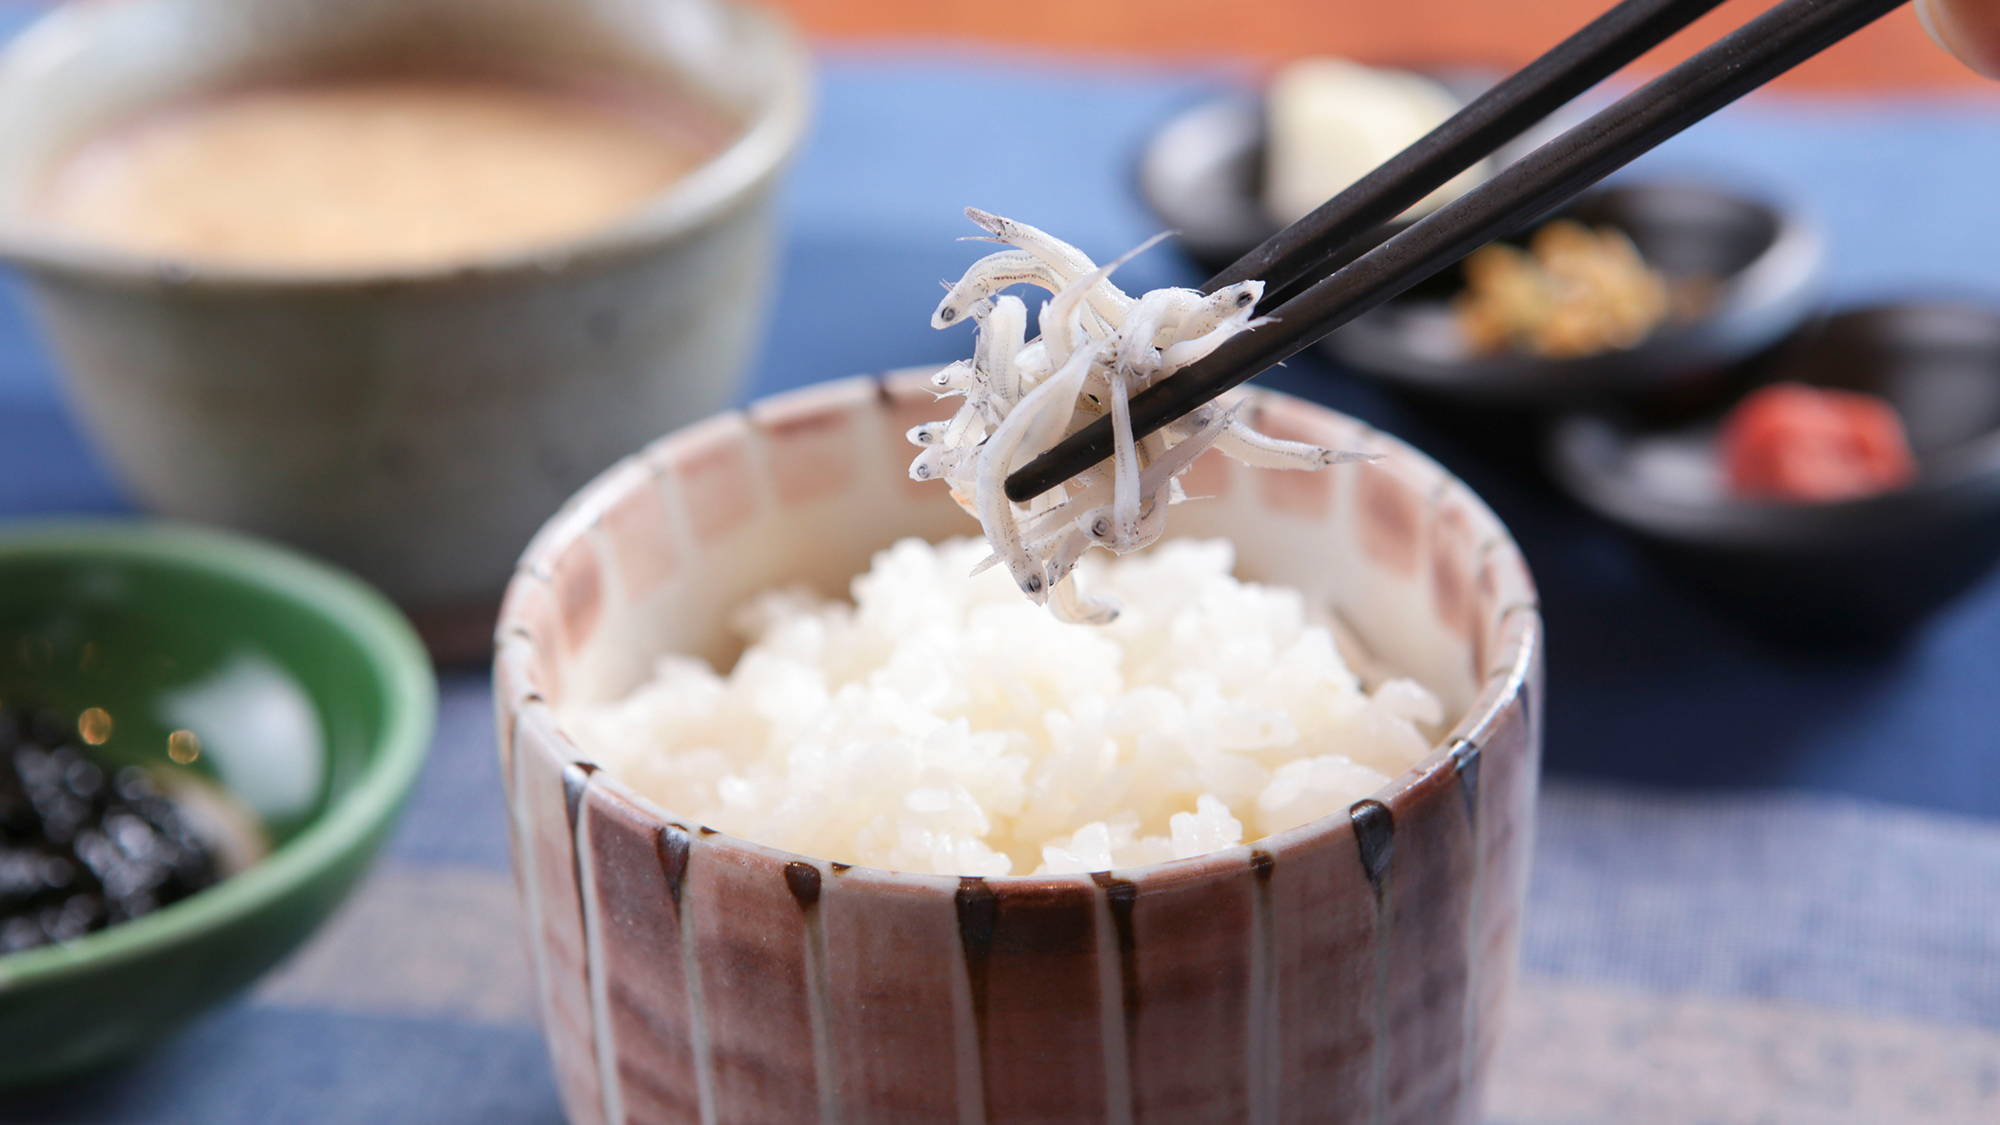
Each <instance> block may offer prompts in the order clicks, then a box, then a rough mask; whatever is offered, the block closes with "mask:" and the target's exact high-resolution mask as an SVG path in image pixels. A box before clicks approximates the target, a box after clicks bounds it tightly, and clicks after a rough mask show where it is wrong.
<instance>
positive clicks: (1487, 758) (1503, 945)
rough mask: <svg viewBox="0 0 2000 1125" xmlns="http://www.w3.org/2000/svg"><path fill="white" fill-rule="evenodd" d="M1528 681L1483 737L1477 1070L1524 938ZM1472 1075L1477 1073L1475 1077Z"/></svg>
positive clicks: (1529, 813)
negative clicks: (1481, 967)
mask: <svg viewBox="0 0 2000 1125" xmlns="http://www.w3.org/2000/svg"><path fill="white" fill-rule="evenodd" d="M1538 683H1539V681H1538V680H1531V681H1530V683H1529V685H1528V686H1527V687H1526V688H1525V689H1524V692H1523V695H1522V696H1520V697H1517V699H1516V700H1515V702H1514V703H1513V704H1512V705H1510V706H1509V707H1508V708H1507V709H1506V710H1505V711H1504V712H1503V713H1502V714H1501V715H1500V716H1499V717H1498V718H1497V719H1496V720H1495V721H1494V722H1493V723H1491V724H1489V725H1488V726H1487V728H1486V731H1485V733H1484V734H1483V736H1482V738H1483V742H1484V745H1483V746H1482V747H1481V748H1480V752H1479V757H1480V765H1479V847H1480V853H1481V863H1482V864H1483V869H1482V871H1481V874H1480V897H1479V912H1478V915H1477V916H1476V917H1475V918H1474V934H1475V937H1474V942H1475V944H1474V947H1473V948H1474V953H1475V956H1477V957H1478V958H1479V959H1480V961H1481V963H1482V964H1483V965H1485V966H1488V967H1487V968H1486V969H1485V970H1484V971H1483V972H1482V974H1481V976H1480V978H1479V981H1478V988H1477V992H1476V994H1475V996H1474V999H1473V1024H1474V1026H1475V1028H1477V1030H1478V1032H1479V1043H1478V1058H1477V1060H1476V1061H1477V1064H1478V1067H1479V1070H1480V1072H1483V1071H1484V1068H1485V1065H1486V1062H1487V1061H1488V1059H1490V1058H1491V1056H1492V1053H1493V1050H1494V1047H1495V1045H1496V1044H1497V1042H1498V1038H1499V1032H1500V1028H1501V1023H1502V1017H1503V1013H1504V1011H1505V1007H1506V1003H1507V996H1508V992H1509V990H1510V988H1511V986H1512V984H1513V979H1514V974H1515V971H1516V965H1517V962H1518V961H1519V951H1520V943H1521V907H1522V902H1523V899H1524V897H1525V894H1526V890H1527V883H1528V859H1529V855H1530V853H1531V850H1532V848H1533V846H1534V834H1535V823H1534V821H1535V789H1536V782H1537V778H1538V776H1539V773H1540V758H1541V756H1540V752H1539V746H1540V741H1541V740H1540V737H1539V735H1538V734H1537V732H1536V731H1535V730H1534V729H1533V726H1532V723H1533V711H1532V707H1531V706H1530V701H1529V699H1528V697H1527V692H1531V691H1533V690H1534V688H1535V687H1536V686H1538ZM1475 1076H1477V1075H1475Z"/></svg>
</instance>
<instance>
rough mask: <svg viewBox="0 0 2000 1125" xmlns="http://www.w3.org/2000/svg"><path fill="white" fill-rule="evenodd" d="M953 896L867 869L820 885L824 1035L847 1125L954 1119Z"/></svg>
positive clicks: (937, 886)
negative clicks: (836, 1067) (831, 1048)
mask: <svg viewBox="0 0 2000 1125" xmlns="http://www.w3.org/2000/svg"><path fill="white" fill-rule="evenodd" d="M954 890H955V888H954V886H953V884H952V882H951V881H948V880H945V879H936V880H919V879H915V878H911V877H908V876H894V875H890V874H889V873H887V872H883V871H875V870H871V869H868V868H856V869H850V870H847V871H844V872H840V873H837V874H835V875H833V876H832V877H831V878H828V879H827V880H826V881H825V884H824V886H823V887H822V888H821V893H820V919H821V924H822V925H824V926H825V927H826V945H827V952H828V966H827V970H828V971H827V977H828V980H829V982H830V984H831V989H830V996H829V1003H828V1013H829V1025H830V1026H829V1028H828V1031H829V1033H830V1034H831V1036H832V1039H833V1043H834V1045H835V1048H836V1051H837V1053H838V1057H839V1064H840V1093H841V1103H842V1107H843V1109H844V1110H845V1112H846V1119H847V1121H849V1122H850V1123H873V1122H885V1123H902V1122H908V1123H910V1125H916V1123H918V1122H946V1121H953V1120H955V1119H956V1118H957V1116H958V1094H959V1092H958V1076H957V1050H956V1044H955V1041H954V1037H955V1031H956V1029H955V1026H954V1022H953V1018H952V1011H953V1009H952V985H953V982H954V981H955V980H956V979H957V974H956V972H955V971H954V968H953V965H952V961H954V960H956V959H957V958H958V957H959V956H960V946H959V940H958V920H957V914H956V910H955V907H954V904H953V892H954Z"/></svg>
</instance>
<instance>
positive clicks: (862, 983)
mask: <svg viewBox="0 0 2000 1125" xmlns="http://www.w3.org/2000/svg"><path fill="white" fill-rule="evenodd" d="M926 373H927V372H901V373H896V374H892V375H888V376H884V377H882V378H879V379H866V378H864V379H851V380H844V381H840V382H836V383H828V384H822V385H819V386H815V387H809V388H806V389H804V390H801V391H797V392H793V393H790V394H786V395H782V396H778V397H776V398H772V399H769V400H766V401H763V402H761V403H758V404H756V405H753V406H752V407H751V408H750V409H749V411H748V412H747V413H731V414H726V415H722V416H719V417H716V418H712V419H709V420H708V421H705V422H703V423H700V424H698V425H695V426H692V427H689V428H687V429H684V430H681V431H679V432H677V433H674V434H672V435H669V436H668V437H666V438H663V439H661V440H660V441H658V442H656V443H655V444H654V445H652V446H651V447H650V448H648V449H647V450H645V451H644V452H643V453H641V454H639V455H637V456H635V457H632V458H630V459H628V460H627V461H625V462H623V463H621V464H619V465H617V466H615V467H614V468H612V469H611V470H609V471H607V472H606V473H605V474H604V475H603V476H602V477H600V478H599V479H598V480H597V481H596V482H595V483H593V484H592V485H590V486H589V487H588V488H586V489H585V490H584V491H583V492H581V493H579V494H578V495H577V496H576V497H575V498H574V499H573V500H572V501H571V502H570V503H569V504H568V505H567V506H566V507H565V508H564V509H563V510H562V511H561V512H560V513H559V514H558V515H556V516H555V517H554V518H553V519H552V520H551V521H550V522H549V524H548V525H547V526H546V527H545V528H544V529H543V530H542V532H541V534H540V535H539V536H537V538H536V539H535V541H534V542H533V543H532V544H531V545H530V546H529V548H528V551H527V553H526V555H525V556H524V557H523V559H522V562H521V566H520V568H519V570H518V571H517V573H516V576H515V578H514V580H513V583H512V585H511V587H510V588H509V592H508V597H507V602H506V605H505V607H504V609H503V611H502V614H501V621H500V628H499V636H498V644H499V652H498V657H497V660H496V663H495V670H494V678H495V687H496V690H495V700H496V707H497V708H498V713H499V714H498V718H499V726H498V729H499V732H500V755H501V761H502V765H503V767H504V774H505V777H506V779H507V784H508V792H509V807H510V812H511V818H512V824H511V828H512V840H513V844H514V857H515V872H516V877H517V879H518V881H519V884H520V891H521V895H522V899H523V902H524V905H525V916H526V918H527V919H528V922H527V926H528V944H529V948H530V950H531V954H532V958H533V962H534V968H535V974H536V979H537V981H538V985H539V989H540V1003H541V1016H542V1024H543V1028H544V1030H545V1032H546V1035H547V1038H548V1042H549V1049H550V1054H551V1056H552V1059H553V1064H554V1067H555V1072H556V1076H557V1080H558V1083H559V1085H560V1087H561V1089H562V1094H563V1099H564V1104H565V1106H566V1108H567V1110H568V1112H569V1115H570V1119H571V1121H572V1122H575V1123H576V1125H599V1123H614V1125H615V1123H624V1122H631V1123H634V1125H637V1123H652V1122H689V1123H696V1122H699V1123H702V1125H711V1123H718V1122H720V1123H731V1122H744V1123H757V1125H780V1123H791V1122H820V1123H824V1125H833V1123H836V1122H845V1123H849V1125H854V1123H876V1122H911V1123H916V1122H955V1123H961V1125H979V1123H984V1125H1013V1123H1017V1122H1018V1123H1027V1122H1041V1123H1068V1122H1075V1123H1079V1125H1080V1123H1084V1122H1093V1123H1095V1122H1117V1123H1123V1122H1133V1123H1152V1122H1232V1123H1233V1122H1248V1123H1252V1125H1264V1123H1278V1122H1307V1121H1311V1122H1381V1123H1398V1125H1441V1123H1453V1122H1456V1123H1469V1122H1472V1121H1473V1120H1474V1119H1475V1117H1476V1113H1477V1104H1478V1090H1479V1088H1480V1085H1481V1082H1482V1078H1483V1075H1484V1072H1485V1069H1486V1066H1487V1063H1488V1061H1489V1060H1490V1059H1491V1057H1492V1054H1493V1048H1494V1043H1495V1036H1496V1034H1497V1032H1498V1028H1499V1019H1498V1013H1499V1009H1500V1007H1501V1005H1502V1004H1503V1003H1504V1002H1505V1000H1506V996H1507V992H1508V989H1509V987H1510V985H1511V983H1512V980H1513V976H1514V969H1515V960H1516V956H1515V950H1516V945H1517V943H1518V935H1519V931H1520V915H1521V907H1522V898H1523V892H1524V889H1525V884H1526V877H1527V859H1528V850H1529V843H1530V836H1531V834H1532V827H1533V809H1534V794H1535V784H1536V769H1537V762H1538V759H1539V755H1540V745H1541V710H1540V691H1541V644H1542V641H1541V623H1540V617H1539V615H1538V613H1537V611H1536V603H1535V593H1534V588H1533V584H1532V582H1531V580H1530V579H1529V577H1528V573H1527V570H1526V568H1525V566H1524V564H1523V563H1522V560H1521V557H1520V554H1519V552H1518V550H1517V549H1516V548H1515V546H1514V544H1513V542H1512V540H1511V539H1510V538H1509V537H1508V535H1507V533H1506V531H1505V529H1504V528H1502V527H1501V526H1500V524H1499V522H1498V521H1497V520H1496V519H1495V518H1494V516H1493V514H1492V513H1491V512H1490V511H1488V510H1487V508H1486V507H1485V505H1484V504H1482V503H1480V501H1479V500H1478V499H1477V498H1476V497H1474V496H1473V495H1472V494H1471V493H1470V492H1469V491H1468V490H1467V489H1466V488H1465V486H1464V485H1462V484H1460V483H1459V482H1458V481H1457V480H1456V479H1454V478H1453V477H1451V476H1450V475H1449V474H1447V473H1446V472H1444V471H1443V470H1442V469H1441V468H1439V467H1438V466H1437V465H1436V464H1435V463H1434V462H1432V461H1430V460H1429V459H1428V458H1426V457H1424V456H1423V455H1422V454H1420V453H1417V452H1416V451H1414V450H1412V449H1410V448H1409V447H1408V446H1405V445H1403V444H1402V443H1401V442H1398V441H1396V440H1395V439H1393V438H1390V437H1388V436H1386V435H1383V434H1379V433H1376V432H1374V431H1371V430H1369V429H1368V428H1367V427H1365V426H1363V425H1361V424H1359V423H1357V422H1355V421H1354V420H1352V419H1349V418H1346V417H1344V416H1342V415H1339V414H1335V413H1333V412H1332V411H1328V410H1325V409H1322V408H1320V407H1317V406H1313V405H1311V404H1308V403H1305V402H1302V401H1299V400H1297V399H1292V398H1288V397H1285V396H1282V395H1276V394H1271V393H1265V392H1252V393H1251V394H1250V395H1249V396H1248V397H1249V399H1250V401H1249V404H1248V405H1247V407H1246V410H1247V411H1248V412H1249V413H1250V415H1251V420H1252V421H1253V423H1254V424H1255V425H1257V426H1258V427H1259V428H1260V429H1263V430H1264V431H1265V432H1268V433H1272V434H1276V435H1279V436H1285V437H1297V438H1303V439H1306V440H1311V441H1316V442H1321V443H1325V444H1329V445H1333V446H1335V447H1338V448H1343V449H1366V450H1370V451H1374V452H1381V453H1385V454H1387V457H1386V458H1385V459H1384V460H1383V461H1381V462H1378V463H1375V464H1372V465H1353V466H1342V467H1336V468H1334V469H1330V470H1327V471H1324V472H1320V473H1312V474H1305V473H1288V472H1272V471H1262V470H1254V469H1248V468H1245V467H1243V466H1241V465H1237V464H1235V463H1233V462H1228V461H1225V460H1223V459H1221V458H1220V457H1218V456H1216V455H1213V454H1210V455H1208V456H1205V457H1203V458H1202V459H1201V461H1199V462H1198V463H1197V465H1196V466H1195V468H1194V469H1193V470H1192V471H1191V472H1190V474H1189V476H1188V478H1187V484H1188V491H1189V493H1190V494H1192V495H1205V496H1209V497H1213V499H1210V500H1206V501H1203V502H1198V503H1191V504H1187V505H1183V506H1181V507H1179V508H1176V509H1175V512H1174V517H1173V520H1172V521H1171V529H1170V533H1171V534H1177V535H1192V536H1217V535H1223V536H1228V537H1229V538H1231V539H1232V540H1234V541H1235V543H1236V545H1237V555H1238V571H1239V574H1240V575H1241V576H1243V577H1246V578H1251V579H1256V580H1260V581H1266V582H1276V583H1283V584H1287V585H1291V586H1295V587H1298V588H1300V589H1302V590H1303V591H1304V592H1305V593H1306V595H1307V596H1308V597H1309V598H1316V599H1321V600H1323V602H1325V603H1326V604H1329V605H1331V606H1332V607H1333V608H1334V609H1336V610H1337V611H1338V612H1339V613H1340V615H1341V616H1342V617H1343V618H1344V619H1345V620H1346V621H1347V622H1348V623H1349V624H1350V625H1351V626H1352V627H1353V628H1354V629H1355V631H1356V632H1357V633H1358V634H1359V635H1360V636H1361V637H1362V638H1363V639H1364V640H1365V641H1366V642H1367V643H1368V644H1369V645H1370V646H1371V647H1372V648H1373V650H1374V652H1375V654H1376V655H1377V656H1378V657H1379V658H1381V659H1382V660H1384V661H1386V662H1387V663H1388V664H1390V665H1392V666H1394V667H1396V668H1398V669H1400V670H1401V671H1403V672H1405V673H1408V674H1412V675H1415V676H1417V677H1418V678H1420V679H1422V680H1423V681H1424V682H1426V683H1427V684H1429V685H1430V686H1431V687H1432V688H1433V690H1435V691H1437V692H1438V693H1439V694H1440V696H1441V697H1442V698H1443V699H1444V701H1445V704H1446V707H1447V709H1448V713H1450V714H1455V715H1460V716H1462V718H1460V719H1459V721H1458V722H1457V724H1456V725H1455V726H1454V727H1453V728H1452V730H1451V732H1450V734H1449V735H1448V736H1447V737H1446V738H1445V739H1444V741H1443V742H1442V744H1441V745H1440V746H1439V747H1438V748H1437V750H1436V751H1435V752H1434V753H1433V754H1431V755H1430V756H1429V757H1428V758H1426V759H1425V760H1424V761H1423V762H1422V763H1420V764H1419V765H1418V766H1417V767H1416V768H1414V769H1412V770H1411V771H1409V772H1408V773H1406V774H1405V775H1403V776H1402V777H1400V778H1397V779H1396V780H1395V781H1394V782H1393V783H1392V785H1391V786H1390V788H1389V790H1387V791H1386V792H1384V793H1382V794H1380V795H1379V799H1377V800H1369V801H1363V802H1361V803H1359V804H1357V805H1355V806H1354V808H1353V810H1352V811H1351V813H1350V814H1349V815H1346V816H1334V817H1328V818H1325V819H1322V820H1319V821H1315V822H1312V823H1310V824H1306V825H1303V826H1301V827H1299V828H1296V829H1293V830H1291V831H1289V832H1285V833H1283V834H1280V835H1278V836H1273V837H1270V838H1268V839H1265V840H1261V841H1256V842H1253V843H1250V844H1246V845H1242V846H1238V847H1234V848H1229V849H1226V850H1224V851H1220V852H1216V853H1213V854H1210V855H1207V856H1201V857H1197V858H1193V859H1186V860H1176V861H1174V862H1171V863H1163V864H1157V865H1154V866H1150V867H1144V868H1137V869H1132V870H1122V871H1116V872H1110V873H1101V874H1097V875H1063V876H1008V877H1001V878H986V879H981V878H953V877H945V876H937V875H913V874H904V873H898V872H890V871H881V870H874V869H869V868H863V867H848V866H846V865H844V864H838V863H829V862H826V861H823V860H819V859H815V858H813V857H809V856H800V855H792V854H789V853H785V852H781V851H778V850H775V849H771V848H766V847H762V846H760V845H758V844H755V843H751V842H748V841H744V840H740V839H736V838H734V837H731V836H728V835H726V834H722V833H719V832H716V831H714V830H712V829H709V828H707V827H704V826H702V825H700V824H697V823H694V822H692V821H690V820H688V819H686V818H684V817H681V816H677V815H675V814H674V813H672V812H671V811H668V810H664V809H660V808H658V807H656V806H654V805H653V804H651V803H650V802H648V801H647V800H645V799H643V798H640V797H637V796H636V795H634V794H633V793H631V792H630V791H629V790H628V789H626V788H625V787H624V786H622V785H621V784H619V782H618V781H617V779H616V778H613V777H610V776H609V775H607V774H605V773H602V772H600V771H598V770H597V768H596V767H595V766H594V765H592V764H591V763H590V762H588V761H587V760H584V759H583V757H582V755H581V754H580V753H579V751H578V750H577V748H576V747H575V746H574V745H573V744H572V742H571V741H570V739H569V738H568V737H567V736H566V735H565V734H564V732H563V730H562V728H561V725H560V723H559V721H558V718H557V711H558V709H559V708H560V707H561V706H562V705H563V704H564V703H566V702H578V701H596V700H605V699H611V698H615V697H617V696H620V695H622V694H624V693H625V692H626V691H628V690H630V689H631V688H632V687H633V686H634V685H635V684H637V683H638V682H640V681H641V680H643V679H644V678H646V677H647V676H648V675H649V674H650V672H651V668H652V663H653V660H654V658H655V657H656V656H658V655H659V654H660V653H662V652H665V651H681V652H691V653H696V654H700V655H703V656H706V657H708V658H710V659H711V660H715V661H717V662H718V663H719V664H722V665H726V664H727V662H728V661H729V660H730V658H731V657H732V656H733V655H734V653H733V651H732V649H731V647H730V642H729V640H728V634H727V629H726V628H725V619H726V616H727V614H728V612H729V610H730V609H731V608H732V607H734V606H735V605H737V604H739V603H740V602H742V601H743V600H744V599H745V598H747V597H748V596H750V595H751V594H753V593H755V592H756V591H758V590H761V589H764V588H766V587H769V586H772V585H777V584H782V583H800V582H803V583H805V584H808V585H811V586H814V587H815V588H817V589H819V590H820V591H821V592H822V593H827V594H839V593H844V591H845V589H846V583H847V580H848V579H849V578H850V577H851V576H852V575H854V574H857V573H859V572H861V571H863V570H865V569H866V568H867V564H868V559H869V556H870V555H871V554H872V553H873V552H874V551H876V550H878V549H880V548H882V547H884V546H887V545H888V544H889V543H891V542H893V541H894V540H895V539H897V538H900V537H903V536H907V535H919V536H923V537H926V538H929V539H933V540H936V539H942V538H945V537H947V536H951V535H965V534H975V533H976V531H977V525H976V524H974V523H973V522H972V521H971V520H970V519H969V518H968V517H966V516H965V515H964V514H963V513H962V512H961V511H959V509H958V508H957V507H956V506H955V505H954V504H952V502H951V501H950V500H949V498H948V497H947V496H946V495H945V490H944V489H943V488H942V487H940V486H938V485H936V484H927V485H922V484H918V483H916V482H913V481H910V480H909V479H908V478H907V476H906V473H905V468H906V465H907V463H908V460H909V457H910V456H911V453H910V451H909V449H908V447H907V446H906V445H905V443H904V441H903V438H902V434H903V432H904V431H905V430H906V429H908V428H909V427H910V426H912V425H914V424H916V423H918V422H925V421H931V420H933V419H935V418H937V417H939V416H942V415H943V414H946V413H948V412H949V411H948V409H946V408H941V407H940V405H939V404H938V403H937V402H936V401H935V400H934V399H933V397H932V395H931V393H930V392H929V391H928V390H927V389H926V386H925V383H924V380H923V375H924V374H926Z"/></svg>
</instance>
